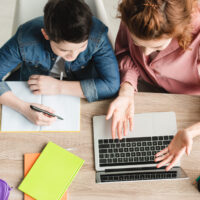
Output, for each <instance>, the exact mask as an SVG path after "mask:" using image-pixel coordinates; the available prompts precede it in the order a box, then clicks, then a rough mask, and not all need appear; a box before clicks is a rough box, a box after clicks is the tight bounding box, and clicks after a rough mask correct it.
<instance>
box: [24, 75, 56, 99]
mask: <svg viewBox="0 0 200 200" xmlns="http://www.w3.org/2000/svg"><path fill="white" fill-rule="evenodd" d="M59 83H60V80H57V79H55V78H53V77H51V76H43V75H32V76H30V78H29V80H28V85H29V88H30V90H31V91H32V93H33V94H35V95H40V94H45V95H55V94H59Z"/></svg>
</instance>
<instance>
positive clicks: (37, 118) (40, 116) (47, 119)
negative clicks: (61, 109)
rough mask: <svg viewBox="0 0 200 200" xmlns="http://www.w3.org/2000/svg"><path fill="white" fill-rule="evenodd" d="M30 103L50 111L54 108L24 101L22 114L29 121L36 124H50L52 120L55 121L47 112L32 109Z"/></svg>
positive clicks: (52, 111)
mask: <svg viewBox="0 0 200 200" xmlns="http://www.w3.org/2000/svg"><path fill="white" fill-rule="evenodd" d="M30 105H33V106H36V107H38V108H41V109H43V110H46V111H48V112H50V113H54V110H52V109H51V108H49V107H47V106H44V105H42V104H35V103H33V104H29V103H26V104H25V107H24V109H23V113H22V114H23V115H24V116H25V117H26V118H27V119H28V120H30V121H31V122H33V123H34V124H36V125H38V126H50V125H51V124H52V123H53V122H55V120H56V117H52V116H49V115H47V114H44V113H41V112H37V111H34V110H32V109H31V108H30Z"/></svg>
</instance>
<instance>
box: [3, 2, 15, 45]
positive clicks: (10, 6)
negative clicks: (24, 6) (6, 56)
mask: <svg viewBox="0 0 200 200" xmlns="http://www.w3.org/2000/svg"><path fill="white" fill-rule="evenodd" d="M15 7H16V0H0V47H1V46H2V45H3V44H4V43H5V42H6V41H7V40H8V39H10V37H11V36H12V27H13V20H14V13H15Z"/></svg>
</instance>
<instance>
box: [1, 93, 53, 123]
mask: <svg viewBox="0 0 200 200" xmlns="http://www.w3.org/2000/svg"><path fill="white" fill-rule="evenodd" d="M0 104H3V105H5V106H8V107H10V108H12V109H14V110H16V111H17V112H19V113H21V114H22V115H24V116H25V117H26V118H27V119H29V120H30V121H31V122H33V123H35V124H37V125H40V126H48V125H51V124H52V123H53V122H54V121H55V120H56V118H55V117H49V116H46V115H44V114H43V113H40V112H35V111H33V110H32V109H30V105H31V104H32V103H28V102H25V101H22V100H21V99H19V98H18V97H16V96H15V95H14V94H13V93H12V92H11V91H7V92H5V93H4V94H3V95H1V96H0ZM32 105H35V106H37V107H39V108H41V109H44V110H47V111H48V112H51V113H54V111H53V110H52V109H50V108H48V107H46V106H43V105H39V104H32Z"/></svg>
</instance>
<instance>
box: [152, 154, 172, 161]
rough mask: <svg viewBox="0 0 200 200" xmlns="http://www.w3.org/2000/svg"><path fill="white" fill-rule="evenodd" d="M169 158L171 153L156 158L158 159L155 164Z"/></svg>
mask: <svg viewBox="0 0 200 200" xmlns="http://www.w3.org/2000/svg"><path fill="white" fill-rule="evenodd" d="M168 156H169V153H166V154H163V155H161V156H159V157H156V158H155V162H159V161H161V160H164V159H166V158H167V157H168Z"/></svg>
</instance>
